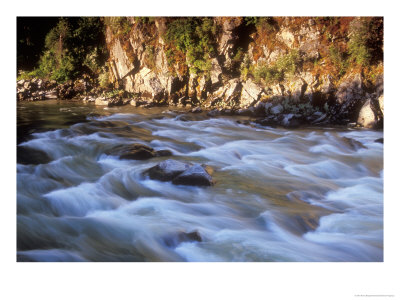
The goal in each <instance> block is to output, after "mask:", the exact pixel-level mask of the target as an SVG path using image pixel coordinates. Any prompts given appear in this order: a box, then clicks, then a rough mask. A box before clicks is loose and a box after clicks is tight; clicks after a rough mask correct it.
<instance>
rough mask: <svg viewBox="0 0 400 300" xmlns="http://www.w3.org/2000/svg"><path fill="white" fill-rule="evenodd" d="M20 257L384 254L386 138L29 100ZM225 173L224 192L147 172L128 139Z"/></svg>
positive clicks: (21, 130) (329, 257) (23, 117)
mask: <svg viewBox="0 0 400 300" xmlns="http://www.w3.org/2000/svg"><path fill="white" fill-rule="evenodd" d="M17 116H18V118H17V120H18V124H17V129H18V139H17V142H18V147H17V153H18V163H17V214H18V215H17V259H18V260H19V261H263V262H264V261H267V262H269V261H307V262H308V261H329V262H332V261H383V145H382V144H381V143H377V142H374V141H375V140H376V139H378V138H381V137H382V136H383V133H382V132H379V131H372V130H360V129H358V130H348V129H344V128H307V129H301V130H286V129H283V128H281V129H280V128H275V129H273V128H268V127H255V126H247V125H242V124H240V123H238V122H237V120H238V117H219V118H211V119H208V118H205V117H204V115H202V114H200V115H197V114H196V115H195V114H190V113H189V114H182V113H179V112H174V111H170V110H167V108H154V109H139V108H134V107H131V106H127V107H120V108H104V107H95V106H94V105H85V104H82V103H80V102H58V101H45V102H35V103H21V104H18V107H17ZM132 143H141V144H146V145H148V146H151V147H153V148H155V149H156V150H162V149H168V150H170V151H172V153H173V155H174V156H173V157H172V158H173V159H176V160H180V161H187V162H192V163H193V162H196V163H204V164H207V165H209V166H211V167H212V168H213V169H214V173H213V179H214V180H215V181H216V184H215V185H214V186H212V187H191V186H179V185H173V184H172V183H169V182H160V181H156V180H151V179H149V178H148V177H146V176H145V175H143V172H144V171H145V170H147V169H148V168H150V167H152V166H154V165H155V164H157V163H158V162H160V161H162V160H165V159H168V158H171V157H156V158H152V159H149V160H121V159H119V158H118V157H117V156H112V155H107V154H105V153H107V150H110V149H111V148H113V147H115V146H116V145H129V144H132Z"/></svg>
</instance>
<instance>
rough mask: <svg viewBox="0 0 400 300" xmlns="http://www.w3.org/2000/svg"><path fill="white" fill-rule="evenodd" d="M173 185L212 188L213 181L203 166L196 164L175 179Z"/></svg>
mask: <svg viewBox="0 0 400 300" xmlns="http://www.w3.org/2000/svg"><path fill="white" fill-rule="evenodd" d="M172 183H173V184H178V185H196V186H211V185H213V180H212V177H211V175H210V174H209V173H208V172H207V170H206V169H205V168H204V167H203V166H201V165H199V164H195V165H193V166H191V167H190V168H189V169H187V170H186V171H185V172H183V173H182V174H180V175H179V176H177V177H175V178H174V179H173V180H172Z"/></svg>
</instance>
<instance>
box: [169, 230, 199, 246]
mask: <svg viewBox="0 0 400 300" xmlns="http://www.w3.org/2000/svg"><path fill="white" fill-rule="evenodd" d="M202 240H203V239H202V238H201V235H200V234H199V232H198V231H192V232H184V231H180V232H178V233H175V234H170V235H168V236H166V237H164V238H163V241H164V244H165V245H166V246H167V247H171V248H175V247H177V246H178V245H179V244H180V243H191V242H201V241H202Z"/></svg>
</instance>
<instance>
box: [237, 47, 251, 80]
mask: <svg viewBox="0 0 400 300" xmlns="http://www.w3.org/2000/svg"><path fill="white" fill-rule="evenodd" d="M251 72H252V70H251V62H250V58H249V55H248V54H247V53H246V54H244V56H243V60H242V63H241V64H240V76H241V77H242V78H243V79H244V80H247V77H248V75H249V74H250V73H251Z"/></svg>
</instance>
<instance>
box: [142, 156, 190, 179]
mask: <svg viewBox="0 0 400 300" xmlns="http://www.w3.org/2000/svg"><path fill="white" fill-rule="evenodd" d="M190 166H191V165H190V164H188V163H183V162H180V161H177V160H173V159H167V160H165V161H163V162H161V163H159V164H158V165H156V166H154V167H152V168H150V169H148V170H147V172H146V173H147V174H148V175H149V177H150V178H151V179H156V180H160V181H171V180H173V179H174V178H175V177H177V176H178V175H180V174H181V173H183V172H184V171H186V170H188V169H189V168H190Z"/></svg>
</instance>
